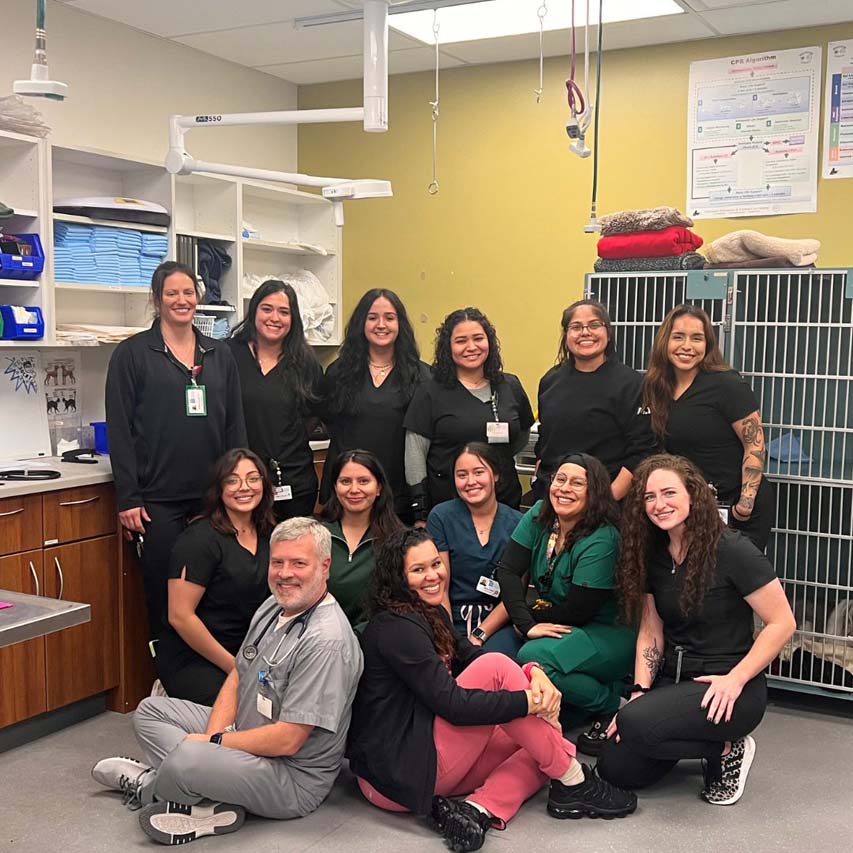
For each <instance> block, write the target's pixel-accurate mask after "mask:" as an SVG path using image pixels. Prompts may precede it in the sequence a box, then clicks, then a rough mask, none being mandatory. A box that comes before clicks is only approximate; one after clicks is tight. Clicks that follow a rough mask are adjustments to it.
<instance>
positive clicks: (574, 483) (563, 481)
mask: <svg viewBox="0 0 853 853" xmlns="http://www.w3.org/2000/svg"><path fill="white" fill-rule="evenodd" d="M567 484H568V486H569V488H571V489H574V490H575V491H576V492H582V491H583V490H584V489H585V488H586V480H582V479H581V478H580V477H567V476H566V475H565V474H555V475H554V477H553V479H552V480H551V485H552V486H557V488H560V489H562V488H563V487H564V486H565V485H567Z"/></svg>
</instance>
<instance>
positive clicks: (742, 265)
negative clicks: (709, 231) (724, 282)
mask: <svg viewBox="0 0 853 853" xmlns="http://www.w3.org/2000/svg"><path fill="white" fill-rule="evenodd" d="M819 251H820V240H812V239H803V240H786V239H784V238H783V237H769V236H768V235H766V234H762V233H761V232H760V231H747V230H743V231H731V232H730V233H728V234H725V235H723V236H722V237H720V238H719V239H718V240H714V241H713V243H709V244H708V247H707V249H706V252H707V255H708V263H707V264H705V266H706V268H709V269H776V268H780V267H782V268H784V267H789V268H790V267H813V266H814V265H815V263H816V262H817V253H818V252H819Z"/></svg>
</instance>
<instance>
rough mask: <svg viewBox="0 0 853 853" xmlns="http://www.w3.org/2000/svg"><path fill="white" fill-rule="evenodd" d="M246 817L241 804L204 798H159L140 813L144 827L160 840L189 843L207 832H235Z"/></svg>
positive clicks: (140, 822) (154, 837) (147, 832)
mask: <svg viewBox="0 0 853 853" xmlns="http://www.w3.org/2000/svg"><path fill="white" fill-rule="evenodd" d="M245 819H246V810H245V809H244V808H243V807H242V806H233V805H230V804H229V803H213V802H210V800H203V801H202V802H200V803H197V804H196V805H194V806H185V805H184V804H183V803H169V802H156V803H151V805H150V806H145V808H144V809H142V811H141V812H140V813H139V825H140V826H141V827H142V831H143V832H144V833H145V834H146V835H147V836H148V837H149V838H153V839H154V841H159V842H160V844H170V845H171V844H188V843H189V842H190V841H195V840H196V839H197V838H202V837H204V836H205V835H225V834H226V833H229V832H236V831H237V830H238V829H239V828H240V827H241V826H242V825H243V821H244V820H245Z"/></svg>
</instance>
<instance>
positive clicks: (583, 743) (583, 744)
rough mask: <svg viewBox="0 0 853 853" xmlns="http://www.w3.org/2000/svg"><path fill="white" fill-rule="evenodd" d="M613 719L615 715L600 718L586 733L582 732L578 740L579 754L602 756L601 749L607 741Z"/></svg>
mask: <svg viewBox="0 0 853 853" xmlns="http://www.w3.org/2000/svg"><path fill="white" fill-rule="evenodd" d="M612 719H613V714H608V715H607V716H606V717H600V718H599V719H597V720H595V721H594V722H593V724H592V725H591V726H590V727H589V729H587V731H585V732H581V734H579V735H578V739H577V748H578V752H582V753H583V754H584V755H600V754H601V748H602V747H603V746H604V744H605V743H606V741H607V728H608V726H609V725H610V722H611V720H612Z"/></svg>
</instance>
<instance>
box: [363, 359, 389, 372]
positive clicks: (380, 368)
mask: <svg viewBox="0 0 853 853" xmlns="http://www.w3.org/2000/svg"><path fill="white" fill-rule="evenodd" d="M367 364H368V366H369V367H370V369H371V370H374V371H376V373H378V374H379V376H385V374H386V373H388V371H389V370H390V369H391V368H392V367H393V366H394V362H393V361H389V362H388V364H374V363H373V362H372V361H371V360H370V359H368V360H367Z"/></svg>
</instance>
